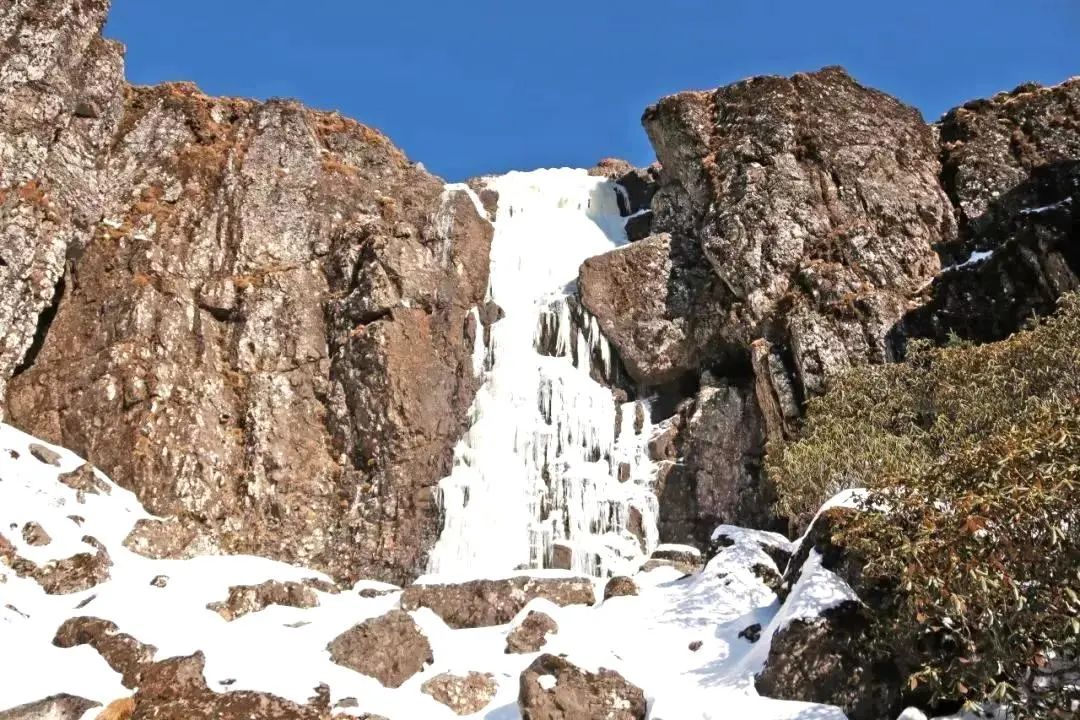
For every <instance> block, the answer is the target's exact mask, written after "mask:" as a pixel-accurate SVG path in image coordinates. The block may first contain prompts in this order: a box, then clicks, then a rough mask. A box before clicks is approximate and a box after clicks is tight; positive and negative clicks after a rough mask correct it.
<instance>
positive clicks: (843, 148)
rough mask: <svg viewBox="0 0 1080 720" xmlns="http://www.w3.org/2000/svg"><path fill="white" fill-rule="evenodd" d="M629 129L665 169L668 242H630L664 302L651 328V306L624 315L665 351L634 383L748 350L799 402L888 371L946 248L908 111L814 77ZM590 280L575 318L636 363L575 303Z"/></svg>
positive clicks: (836, 76) (649, 114)
mask: <svg viewBox="0 0 1080 720" xmlns="http://www.w3.org/2000/svg"><path fill="white" fill-rule="evenodd" d="M643 121H644V124H645V128H646V130H647V132H648V133H649V137H650V139H651V140H652V142H653V146H654V147H655V149H656V153H657V157H658V158H659V160H660V163H661V166H662V168H663V169H662V171H661V173H660V188H659V190H658V192H657V194H656V196H655V197H654V198H653V200H652V210H653V213H654V214H655V220H654V223H653V228H654V231H655V232H657V233H668V234H669V235H670V239H647V240H644V241H641V242H643V243H649V244H650V245H652V246H654V247H653V250H652V257H653V258H654V259H653V260H652V264H651V268H652V269H651V270H650V273H651V274H658V275H659V278H660V279H659V280H656V279H654V280H653V282H652V283H651V285H655V284H656V283H658V282H664V283H669V284H670V286H671V289H669V290H668V292H666V293H661V294H660V296H659V297H660V298H669V299H668V300H667V301H665V303H664V308H663V312H661V311H660V310H661V308H660V306H659V305H658V301H657V298H656V297H655V296H654V295H653V293H649V295H650V297H649V298H647V299H638V300H637V301H635V302H633V303H632V304H631V305H630V306H629V309H630V312H629V313H627V314H629V315H630V316H632V317H633V316H635V314H637V315H641V314H644V315H646V316H648V317H650V318H652V319H653V325H654V329H653V331H652V336H653V337H663V338H665V339H667V340H668V344H669V345H670V346H671V347H672V348H675V349H677V351H675V352H671V353H670V354H671V357H672V360H671V361H670V362H669V364H668V366H667V367H663V368H660V369H658V370H657V371H653V372H641V370H640V367H641V366H639V369H638V371H637V372H636V379H638V380H639V381H643V382H648V383H651V384H656V383H658V382H663V381H664V380H666V379H669V378H670V377H671V375H674V374H678V373H679V372H687V371H690V370H692V369H695V368H697V367H699V366H701V365H702V364H703V363H705V362H716V361H718V360H719V361H723V360H725V359H727V358H726V357H725V356H726V355H728V354H729V353H730V351H731V348H732V346H734V347H737V348H742V349H743V351H744V352H745V348H748V347H749V344H750V342H751V341H753V340H755V339H757V338H759V337H764V338H768V339H769V340H770V341H771V342H775V343H778V344H783V345H784V346H786V347H788V348H789V351H790V356H791V362H792V365H793V368H792V369H793V371H794V374H795V377H796V378H797V380H798V385H799V386H800V388H801V389H803V390H805V391H806V392H807V393H816V392H819V391H820V390H821V389H822V387H823V384H824V382H825V380H826V378H827V377H828V376H829V375H830V374H831V373H832V372H835V371H836V370H838V369H840V368H842V367H844V366H846V365H847V364H849V363H852V362H865V361H874V360H877V361H881V360H884V359H886V358H887V357H888V356H889V348H888V346H887V343H886V339H887V336H888V333H889V331H890V330H891V328H892V326H893V324H894V323H895V322H896V321H897V320H898V319H899V318H900V317H901V316H902V315H903V313H904V312H905V311H906V309H907V300H908V298H909V297H910V296H912V295H913V294H914V293H915V292H916V291H917V290H918V289H920V288H921V287H922V286H924V285H925V284H926V283H927V282H929V280H930V279H931V278H932V277H933V276H934V275H935V273H936V272H937V270H938V261H937V256H936V255H935V253H934V252H933V250H932V246H934V245H938V244H940V243H942V242H946V241H949V240H951V239H952V238H953V237H954V235H955V220H954V218H953V213H952V208H951V205H950V203H949V200H948V198H947V197H946V195H945V193H944V191H943V190H942V188H941V186H940V184H939V182H938V160H937V143H936V142H935V138H934V134H933V132H932V131H931V129H930V128H929V127H928V126H927V125H926V124H925V123H923V121H922V118H921V117H920V116H919V114H918V112H917V111H916V110H914V109H913V108H911V107H908V106H906V105H903V104H902V103H900V102H898V101H896V100H895V99H893V98H891V97H889V96H887V95H884V94H883V93H879V92H877V91H874V90H870V89H867V88H864V87H862V86H860V85H859V84H858V83H856V82H855V81H854V80H852V79H851V78H850V77H849V76H848V75H847V74H846V73H844V72H843V71H842V70H840V69H838V68H827V69H825V70H822V71H820V72H817V73H810V74H804V75H795V76H794V77H792V78H775V77H763V78H754V79H751V80H747V81H744V82H740V83H736V84H734V85H731V86H728V87H725V88H721V89H719V90H716V91H712V92H697V93H681V94H678V95H674V96H671V97H669V98H665V99H663V100H661V101H660V102H659V103H657V104H656V105H654V106H652V107H650V108H649V109H648V110H647V111H646V112H645V116H644V120H643ZM897 148H900V150H897ZM661 237H662V236H661ZM639 244H640V243H636V244H634V245H633V246H631V248H632V249H636V247H637V245H639ZM665 248H672V249H671V250H667V251H666V254H667V255H668V257H669V258H671V264H670V265H668V266H667V268H665V267H664V255H665ZM616 252H625V251H621V250H620V251H616ZM641 252H644V251H641ZM676 260H677V261H676ZM665 270H666V272H665ZM602 274H603V273H602ZM595 275H596V274H595V273H594V274H592V275H590V274H588V273H584V272H583V274H582V298H583V302H584V303H585V305H586V307H588V308H589V310H590V311H591V312H593V314H595V315H597V317H598V318H599V320H600V324H601V328H603V330H604V331H605V333H607V334H608V336H609V337H611V339H612V341H613V342H614V344H615V345H616V347H617V348H618V349H619V351H620V353H621V354H622V355H623V356H624V357H625V356H626V355H627V354H629V355H631V356H634V354H635V353H636V352H641V351H642V348H636V347H634V345H633V344H632V343H630V342H628V341H627V340H626V338H627V333H626V330H625V329H624V330H623V331H622V332H619V331H618V330H617V329H616V325H617V321H618V320H620V318H619V317H617V316H614V315H612V313H611V312H607V311H606V305H605V304H604V303H602V302H599V301H597V300H596V297H597V296H601V295H602V296H609V295H610V293H601V292H599V291H596V292H594V291H593V290H591V289H590V288H589V285H590V284H595V283H597V279H596V277H595ZM687 276H692V277H694V278H695V282H686V281H683V280H680V277H687ZM607 282H608V283H609V284H613V285H616V286H623V287H627V288H628V287H629V284H628V283H627V282H620V280H619V279H618V278H615V279H612V278H608V279H607ZM680 292H681V293H682V296H681V297H680V296H679V293H680ZM643 302H644V303H648V304H649V305H648V306H646V307H639V305H640V303H643ZM665 326H666V327H665ZM661 328H663V330H661ZM687 328H693V329H694V332H692V333H690V334H689V336H688V335H687V330H686V329H687ZM632 367H635V363H634V362H633V361H631V362H629V363H628V369H630V368H632ZM646 367H647V366H646ZM660 370H663V372H660ZM631 372H632V373H634V372H635V371H634V370H631Z"/></svg>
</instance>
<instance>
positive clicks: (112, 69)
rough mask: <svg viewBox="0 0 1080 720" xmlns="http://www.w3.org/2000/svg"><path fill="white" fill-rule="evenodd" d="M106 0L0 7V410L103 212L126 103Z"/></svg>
mask: <svg viewBox="0 0 1080 720" xmlns="http://www.w3.org/2000/svg"><path fill="white" fill-rule="evenodd" d="M108 8H109V2H108V0H87V1H85V2H78V3H76V2H71V0H23V1H22V2H15V3H5V7H4V11H3V13H2V16H0V417H2V416H3V412H4V402H3V396H4V388H5V385H6V384H7V381H8V379H9V378H10V377H11V375H12V374H13V373H14V372H15V371H16V370H17V369H19V368H20V367H21V366H22V365H23V363H24V361H25V360H26V355H27V353H28V352H31V353H32V351H31V346H32V345H33V344H34V341H35V336H37V335H38V334H39V332H38V320H39V317H41V316H42V315H43V314H44V315H48V313H49V312H50V306H51V304H52V303H53V302H54V298H55V296H56V295H57V293H58V292H63V290H62V284H63V278H64V273H65V265H66V262H67V257H68V255H69V254H71V253H77V252H78V251H79V249H80V248H81V247H83V246H85V245H86V243H87V242H88V241H89V239H90V236H91V234H92V228H93V226H94V224H95V223H97V221H98V220H99V219H100V217H101V207H102V204H103V203H104V195H105V188H106V183H105V182H104V174H103V170H104V162H103V158H104V156H105V153H106V152H107V151H108V148H109V146H110V145H111V143H112V140H113V136H114V134H115V132H116V129H117V127H118V126H119V124H120V115H121V111H122V105H123V48H122V46H121V45H120V44H119V43H115V42H110V41H107V40H104V39H102V37H101V35H100V33H99V30H100V28H101V26H102V24H103V23H104V22H105V15H106V13H107V12H108Z"/></svg>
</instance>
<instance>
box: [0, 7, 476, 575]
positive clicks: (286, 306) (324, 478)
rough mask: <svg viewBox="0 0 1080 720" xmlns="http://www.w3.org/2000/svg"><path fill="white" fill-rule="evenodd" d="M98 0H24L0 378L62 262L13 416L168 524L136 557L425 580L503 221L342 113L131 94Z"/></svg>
mask: <svg viewBox="0 0 1080 720" xmlns="http://www.w3.org/2000/svg"><path fill="white" fill-rule="evenodd" d="M53 6H56V7H53ZM106 6H107V2H105V0H93V1H92V2H91V3H90V5H89V6H88V9H87V12H85V13H81V14H77V16H76V15H73V14H72V11H71V7H72V6H71V5H70V4H66V3H61V2H56V1H53V0H35V1H34V2H29V3H23V4H20V5H19V6H18V10H17V13H23V12H28V13H29V12H36V13H40V14H41V16H42V18H44V20H41V21H40V22H38V25H40V37H37V39H36V40H35V39H34V37H33V36H34V33H30V34H29V35H28V34H27V33H22V34H18V33H16V34H14V35H11V36H10V38H9V50H11V52H12V53H13V54H11V55H10V58H9V56H8V55H5V60H4V62H5V63H6V64H5V65H4V68H5V71H4V72H3V73H0V74H2V75H3V77H4V81H3V82H4V83H6V84H5V85H4V86H2V87H0V103H3V107H4V109H5V113H4V114H3V119H2V120H0V159H2V162H0V167H2V170H0V196H2V197H0V200H2V201H0V225H3V226H4V228H5V232H4V240H3V241H0V257H2V258H3V260H4V263H0V278H2V279H3V282H0V286H2V287H3V290H2V291H0V327H6V328H10V329H9V330H8V336H7V337H6V338H4V339H2V340H0V383H2V382H3V381H4V380H6V379H7V378H8V376H9V375H10V374H11V372H12V369H13V368H14V367H15V365H16V364H17V363H18V362H19V361H20V360H21V359H22V357H23V356H24V354H25V352H26V350H27V348H28V347H29V345H30V341H31V339H32V337H33V336H34V331H35V328H36V327H37V325H38V315H39V314H41V313H42V311H43V309H44V308H46V307H47V306H48V305H49V303H50V301H51V300H52V298H53V295H54V288H55V287H56V286H57V283H58V281H59V280H60V278H61V276H62V273H63V270H64V257H65V253H66V252H67V253H68V254H69V255H70V256H71V257H70V261H69V264H70V271H69V276H70V281H69V282H67V283H66V284H65V285H64V290H63V292H62V293H60V295H61V297H59V298H58V300H59V302H58V304H57V306H56V308H55V317H52V315H51V312H50V314H49V318H46V319H48V320H50V322H48V323H44V324H43V325H42V327H43V328H44V326H45V325H46V324H47V325H48V328H47V329H48V332H47V333H43V334H42V337H41V338H39V339H40V340H42V341H43V342H39V343H37V344H35V346H34V348H33V349H32V352H31V355H32V358H30V360H31V362H27V363H26V367H25V368H23V371H22V372H20V373H19V374H18V376H17V378H16V379H15V381H13V382H12V383H11V384H10V386H9V387H8V390H7V393H6V396H5V398H4V403H5V405H6V410H7V413H8V415H9V417H10V419H11V420H12V421H13V422H15V423H16V424H17V425H19V426H20V427H22V428H23V429H25V430H27V431H29V432H31V433H33V434H36V435H38V436H39V437H43V438H46V439H48V440H49V441H50V442H52V441H55V442H57V443H58V444H61V445H63V446H65V447H68V448H71V449H72V450H74V451H75V452H77V453H79V454H80V455H82V456H83V457H86V458H87V460H88V461H89V462H92V463H93V464H94V465H96V466H98V467H100V468H102V469H103V470H105V471H106V472H107V473H108V474H109V476H110V477H111V478H112V479H113V480H115V481H116V482H117V483H118V484H119V485H121V486H123V487H126V488H128V489H131V490H133V491H135V493H136V494H137V495H138V497H139V500H140V501H141V502H142V503H143V504H144V505H145V506H146V507H147V509H148V510H149V511H150V512H152V513H153V514H155V515H156V516H159V517H162V518H174V519H175V520H168V521H167V522H168V523H169V524H168V525H167V528H168V531H166V532H160V533H146V534H144V535H142V536H141V537H140V538H137V539H136V540H135V541H133V542H137V544H140V545H141V546H142V547H141V551H142V552H145V553H146V554H150V555H158V556H163V555H167V556H170V557H185V556H190V555H191V554H193V553H196V552H197V553H205V552H217V553H237V552H247V553H255V554H259V555H264V556H269V557H273V558H276V559H281V560H285V561H288V562H293V563H297V564H303V565H306V566H310V567H315V568H317V569H320V570H325V571H327V572H329V573H331V574H333V575H334V576H335V577H337V578H339V579H342V580H348V581H352V580H356V579H358V578H359V577H361V576H367V577H376V578H379V579H385V580H391V581H396V582H404V581H406V580H408V579H411V578H412V577H413V576H415V575H416V574H417V573H419V572H420V571H421V570H422V568H423V567H424V563H425V554H426V552H427V550H428V548H430V546H431V545H432V544H433V542H434V539H435V535H436V533H437V531H438V510H437V508H436V506H435V504H434V502H433V487H434V485H435V483H436V482H437V481H438V479H439V478H441V477H442V476H444V475H446V474H447V472H448V471H449V469H450V464H451V461H452V451H453V446H454V444H455V443H456V442H457V441H458V439H459V438H460V436H461V434H462V432H463V431H464V429H465V427H466V420H467V419H466V412H467V409H468V407H469V404H470V402H471V401H472V397H473V395H474V393H475V390H476V387H477V385H478V379H477V378H475V377H474V375H473V371H472V365H471V357H470V353H471V349H472V343H471V341H470V340H469V338H468V337H467V329H466V326H467V322H466V318H467V316H468V315H469V311H470V309H471V308H473V307H474V306H476V305H478V304H480V303H482V301H483V298H484V294H485V291H486V288H487V274H488V255H489V246H490V238H491V226H490V224H489V223H487V222H486V221H484V220H483V219H482V218H481V217H480V216H479V215H478V214H477V212H476V210H475V209H474V207H473V204H472V203H471V202H470V201H469V199H468V197H467V196H466V195H465V194H464V193H462V192H449V193H444V191H443V185H442V183H441V182H440V181H439V180H438V179H437V178H435V177H433V176H431V175H429V174H428V173H427V172H426V171H424V170H423V169H422V167H420V166H419V165H416V164H414V163H410V162H409V161H408V160H407V158H405V156H404V155H403V154H402V153H401V152H400V151H399V150H398V149H397V148H395V147H394V146H393V145H392V144H391V143H390V141H389V140H387V138H385V137H384V136H382V135H381V134H379V133H378V132H376V131H374V130H372V129H370V128H367V127H365V126H363V125H360V124H359V123H356V122H353V121H351V120H348V119H346V118H343V117H341V116H340V115H337V114H333V113H318V112H312V111H309V110H307V109H305V108H303V107H302V106H300V105H299V104H297V103H294V102H288V101H271V102H268V103H256V102H250V101H245V100H235V99H214V98H209V97H206V96H204V95H202V94H201V93H199V92H198V90H197V89H195V88H194V87H193V86H191V85H189V84H172V85H164V86H160V87H155V88H127V89H126V90H125V89H124V88H123V87H122V86H121V80H120V72H121V69H122V68H121V65H122V64H121V61H120V51H119V47H118V46H116V45H115V44H112V43H107V42H105V41H103V40H101V39H100V38H99V37H98V36H97V32H98V29H99V27H100V24H101V22H102V21H103V19H104V13H105V8H106ZM24 8H34V10H25V11H24ZM16 20H17V18H13V19H12V23H5V24H3V25H2V26H0V33H13V32H14V30H13V29H12V28H14V27H21V26H22V25H21V24H20V22H16ZM35 22H37V21H35ZM38 25H34V24H33V23H31V24H30V25H26V27H27V28H30V27H34V28H35V32H37V28H38ZM7 37H8V36H7V35H5V38H7ZM12 43H13V45H12ZM34 43H36V45H35V44H34ZM24 44H25V47H24ZM43 47H44V48H52V49H51V50H49V52H43V53H42V55H41V57H42V58H43V59H48V60H47V62H48V63H53V64H55V65H56V67H52V66H51V65H50V66H49V67H46V68H43V69H42V72H44V75H45V79H44V80H37V81H34V82H31V81H30V80H28V79H27V76H26V71H25V69H24V67H25V66H27V65H28V64H30V65H33V63H34V61H33V60H28V58H27V53H30V52H31V51H34V52H37V51H38V50H41V49H42V48H43ZM12 48H13V49H12ZM55 58H63V59H64V60H63V61H62V62H61V61H59V60H56V59H55ZM43 61H44V60H43ZM8 68H10V72H9V71H8ZM20 78H21V79H20ZM80 108H81V109H80ZM91 110H92V112H91ZM91 116H94V117H91ZM42 118H47V120H48V121H47V122H43V121H42ZM55 138H59V139H58V140H57V139H55ZM27 178H33V180H32V182H30V183H29V184H26V183H24V184H23V185H19V186H13V185H12V183H16V182H23V181H24V180H25V179H27ZM54 216H55V217H54ZM74 278H77V282H76V281H75V280H74ZM43 317H44V316H43ZM166 449H167V452H166V451H165V450H166ZM183 541H188V542H186V543H185V542H183ZM159 543H160V545H159Z"/></svg>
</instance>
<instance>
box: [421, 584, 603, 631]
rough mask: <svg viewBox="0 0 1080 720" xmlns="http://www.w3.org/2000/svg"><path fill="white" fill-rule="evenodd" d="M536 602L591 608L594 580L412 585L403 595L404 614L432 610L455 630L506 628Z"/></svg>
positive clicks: (593, 599) (594, 593)
mask: <svg viewBox="0 0 1080 720" xmlns="http://www.w3.org/2000/svg"><path fill="white" fill-rule="evenodd" d="M536 598H543V599H544V600H548V601H550V602H553V603H555V604H556V605H559V606H562V607H565V606H567V605H592V604H593V603H594V602H596V590H595V588H594V587H593V581H592V579H591V578H585V577H568V578H548V577H515V578H506V579H503V580H473V581H470V582H465V583H455V584H446V585H411V586H409V587H407V588H405V591H404V592H403V593H402V595H401V607H402V608H403V609H404V610H416V609H418V608H421V607H426V608H430V609H431V610H432V611H434V612H435V614H436V615H438V616H439V617H441V618H442V619H443V621H444V622H445V623H446V624H447V625H449V626H450V627H452V628H475V627H488V626H491V625H505V624H506V623H508V622H510V621H511V620H513V619H514V616H516V615H517V614H518V613H519V612H521V610H522V608H524V607H525V606H526V605H527V604H528V603H529V602H530V601H532V600H535V599H536Z"/></svg>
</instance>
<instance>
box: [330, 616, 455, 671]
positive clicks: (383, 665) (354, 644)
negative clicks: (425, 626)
mask: <svg viewBox="0 0 1080 720" xmlns="http://www.w3.org/2000/svg"><path fill="white" fill-rule="evenodd" d="M326 649H327V650H329V651H330V659H331V660H332V661H333V662H335V663H337V664H338V665H341V666H343V667H347V668H349V669H351V670H355V671H356V672H358V673H361V674H363V675H367V676H369V677H373V678H375V679H376V680H378V681H379V682H380V683H382V684H383V685H384V686H385V687H389V688H396V687H400V686H401V685H402V684H403V683H404V682H405V681H406V680H408V679H409V678H411V677H412V676H413V675H415V674H416V673H418V672H420V671H421V670H423V669H424V665H425V664H430V663H432V662H434V661H435V660H434V657H433V656H432V654H431V644H430V643H428V639H427V637H425V636H424V633H423V632H421V630H420V628H419V626H417V624H416V623H415V622H414V621H413V619H412V617H411V616H410V615H409V614H408V613H407V612H404V611H401V610H391V611H390V612H388V613H387V614H385V615H382V616H380V617H377V618H373V619H371V620H367V621H365V622H362V623H359V624H358V625H354V626H353V627H352V628H350V629H349V630H346V631H345V632H343V633H342V634H341V635H339V636H337V637H336V638H334V640H333V641H331V642H330V644H329V645H327V647H326Z"/></svg>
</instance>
